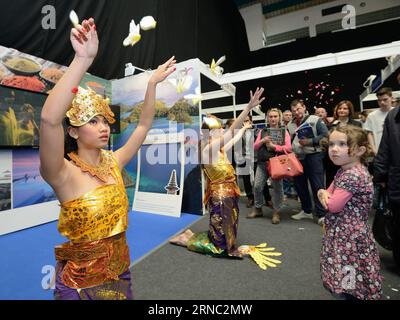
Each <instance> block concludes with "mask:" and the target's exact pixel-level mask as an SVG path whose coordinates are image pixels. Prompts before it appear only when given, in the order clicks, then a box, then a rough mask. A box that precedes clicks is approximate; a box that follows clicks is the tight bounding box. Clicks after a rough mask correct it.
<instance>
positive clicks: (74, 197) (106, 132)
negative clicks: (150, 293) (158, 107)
mask: <svg viewBox="0 0 400 320" xmlns="http://www.w3.org/2000/svg"><path fill="white" fill-rule="evenodd" d="M70 37H71V43H72V46H73V48H74V50H75V57H74V59H73V61H72V63H71V64H70V66H69V68H68V71H67V72H66V73H65V75H64V76H63V77H62V78H61V79H60V80H59V81H58V83H57V84H56V86H55V87H54V89H53V90H52V92H51V93H50V95H49V97H48V98H47V100H46V103H45V105H44V107H43V110H42V115H41V126H40V161H41V164H40V170H41V174H42V176H43V178H44V179H45V180H46V181H47V182H48V183H49V184H50V185H51V186H52V187H53V189H54V191H55V193H56V195H57V197H58V199H59V201H60V203H61V212H60V218H59V224H58V229H59V231H60V233H61V234H62V235H63V236H65V237H67V238H68V240H69V242H67V243H64V244H61V245H59V246H57V247H56V248H55V254H56V259H57V267H56V289H55V298H56V299H74V300H75V299H76V300H79V299H131V298H132V293H131V278H130V272H129V265H130V258H129V248H128V246H127V243H126V238H125V231H126V229H127V225H128V217H127V214H128V198H127V195H126V191H125V187H124V184H123V181H122V176H121V170H122V169H123V168H124V166H125V165H126V164H127V163H128V162H129V161H130V160H131V159H132V157H133V156H134V155H135V154H136V153H137V151H138V150H139V148H140V146H141V144H142V143H143V141H144V139H145V137H146V135H147V132H148V131H149V129H150V128H151V126H152V122H153V118H154V114H155V96H156V87H157V84H158V83H159V82H161V81H163V80H164V79H165V78H166V77H168V75H170V74H171V73H172V72H173V71H174V70H175V67H174V64H175V60H174V57H172V58H171V59H169V60H168V61H167V62H166V63H164V64H163V65H161V66H159V67H158V68H157V70H156V71H155V72H154V73H153V74H152V75H151V77H150V79H149V82H148V85H147V91H146V96H145V99H144V106H143V110H142V114H141V117H140V120H139V123H138V126H137V128H136V129H135V131H134V132H133V133H132V135H131V137H130V138H129V140H128V141H127V142H126V144H125V145H124V146H122V147H121V148H120V149H118V150H117V151H115V152H111V151H105V150H103V148H104V147H106V146H107V145H108V140H109V137H110V126H109V124H112V123H114V122H115V119H114V114H113V112H112V111H111V109H110V107H109V99H108V98H107V99H105V98H104V97H103V96H101V95H98V94H96V92H94V91H93V90H91V89H88V90H85V89H83V88H76V87H77V86H78V85H79V83H80V81H81V80H82V78H83V76H84V74H85V73H86V71H87V70H88V69H89V67H90V66H91V64H92V62H93V60H94V58H95V56H96V54H97V51H98V45H99V42H98V37H97V32H96V26H95V24H94V20H93V19H92V18H91V19H89V20H85V21H83V23H82V25H77V26H75V27H74V28H73V29H72V31H71V36H70ZM65 115H67V118H66V123H67V136H66V139H64V138H63V124H62V122H63V119H64V117H65ZM67 140H72V146H73V147H72V148H71V144H69V145H68V146H67V145H66V146H64V143H65V142H67ZM65 154H66V158H65V157H64V156H65Z"/></svg>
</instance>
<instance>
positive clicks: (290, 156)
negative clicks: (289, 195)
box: [267, 151, 304, 180]
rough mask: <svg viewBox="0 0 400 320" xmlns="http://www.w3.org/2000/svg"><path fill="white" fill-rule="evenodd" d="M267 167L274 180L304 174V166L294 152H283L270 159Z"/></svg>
mask: <svg viewBox="0 0 400 320" xmlns="http://www.w3.org/2000/svg"><path fill="white" fill-rule="evenodd" d="M267 169H268V172H269V175H270V177H271V178H272V179H273V180H281V179H283V178H289V177H296V176H299V175H301V174H303V171H304V170H303V166H302V165H301V162H300V161H299V159H297V157H296V155H295V154H294V153H287V152H286V151H285V154H282V155H280V156H275V157H272V158H270V159H269V161H268V162H267Z"/></svg>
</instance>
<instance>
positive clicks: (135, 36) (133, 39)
mask: <svg viewBox="0 0 400 320" xmlns="http://www.w3.org/2000/svg"><path fill="white" fill-rule="evenodd" d="M141 38H142V36H141V35H140V26H139V25H136V24H135V21H134V20H132V21H131V23H130V24H129V35H128V36H127V37H126V38H125V40H124V42H123V45H124V46H125V47H127V46H129V45H130V46H134V45H135V44H136V43H138V42H139V41H140V39H141Z"/></svg>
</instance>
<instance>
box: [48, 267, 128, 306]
mask: <svg viewBox="0 0 400 320" xmlns="http://www.w3.org/2000/svg"><path fill="white" fill-rule="evenodd" d="M56 270H57V271H56V272H57V277H56V288H55V290H54V298H55V299H56V300H132V299H133V297H132V289H131V272H130V271H129V270H127V271H125V272H124V273H123V274H121V275H120V276H119V280H112V281H107V282H105V283H103V284H101V285H98V286H95V287H91V288H85V289H80V292H78V290H77V289H74V288H70V287H67V286H65V285H64V284H63V282H62V280H61V272H60V271H61V270H62V264H61V263H57V267H56Z"/></svg>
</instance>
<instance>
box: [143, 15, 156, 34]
mask: <svg viewBox="0 0 400 320" xmlns="http://www.w3.org/2000/svg"><path fill="white" fill-rule="evenodd" d="M156 25H157V22H156V20H154V18H153V17H152V16H145V17H143V18H142V20H140V28H141V29H142V30H144V31H147V30H151V29H155V27H156Z"/></svg>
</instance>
